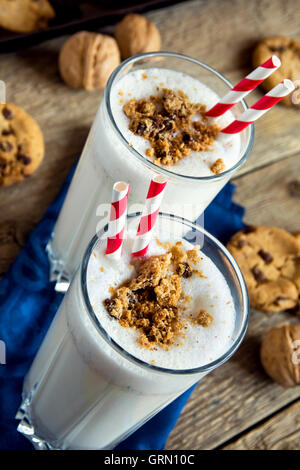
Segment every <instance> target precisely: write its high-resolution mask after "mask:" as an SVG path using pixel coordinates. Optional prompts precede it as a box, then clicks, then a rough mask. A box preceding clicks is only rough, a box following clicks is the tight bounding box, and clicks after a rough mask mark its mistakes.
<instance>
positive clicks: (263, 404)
mask: <svg viewBox="0 0 300 470" xmlns="http://www.w3.org/2000/svg"><path fill="white" fill-rule="evenodd" d="M299 174H300V159H299V156H298V155H296V156H294V157H290V158H287V159H286V160H284V161H280V162H277V163H274V164H273V165H269V166H268V167H266V168H264V169H261V170H258V171H255V172H253V173H251V174H249V175H245V176H241V177H240V178H237V179H236V181H235V183H236V185H237V192H236V196H235V198H234V199H235V201H236V202H238V203H240V204H243V205H244V206H245V207H246V209H247V213H246V215H247V216H246V220H247V221H248V223H249V224H265V225H272V224H275V225H277V226H281V227H283V228H286V229H287V230H291V231H293V230H297V229H298V230H299V228H300V225H299V224H300V218H299V215H300V210H299V198H297V197H296V196H295V193H293V192H292V191H290V183H291V181H293V180H294V179H295V178H297V175H299ZM283 321H288V322H297V319H296V318H295V317H293V316H292V315H290V314H288V313H286V314H283V313H282V314H274V315H266V314H263V313H260V312H256V311H253V312H252V314H251V320H250V325H249V330H248V333H247V336H246V339H245V341H244V343H243V344H242V346H241V348H240V350H239V351H238V352H237V354H236V355H235V356H234V357H233V358H232V359H231V360H230V361H229V362H228V363H227V364H226V365H224V366H222V367H221V368H220V369H217V370H216V371H214V372H213V373H212V374H210V375H208V376H207V377H205V378H204V379H203V381H202V382H200V383H199V385H198V387H197V389H196V390H195V392H194V393H193V395H192V397H191V399H190V401H189V402H188V404H187V405H186V407H185V409H184V412H183V414H182V415H181V417H180V419H179V421H178V424H177V426H176V427H175V429H174V430H173V432H172V434H171V436H170V438H169V441H168V448H169V449H214V448H216V447H218V446H220V445H221V444H222V443H223V442H226V441H228V440H229V439H231V438H232V437H234V436H235V435H236V434H239V433H241V432H242V431H244V430H246V429H248V428H249V427H250V426H253V425H254V424H255V423H256V422H258V421H260V420H262V419H265V418H266V417H268V416H269V415H270V414H272V413H274V412H276V410H280V409H281V408H282V407H283V406H285V405H287V404H288V403H290V402H291V401H292V400H294V399H296V398H298V397H300V388H299V387H296V388H295V389H283V388H281V387H279V386H278V385H276V384H273V383H272V382H271V380H270V379H269V378H268V377H267V376H266V375H265V373H264V371H263V370H262V367H261V365H260V361H259V347H260V341H261V337H262V335H263V334H264V332H266V331H267V330H268V329H270V328H271V327H272V326H275V325H278V324H280V323H281V322H283ZM220 430H221V432H220Z"/></svg>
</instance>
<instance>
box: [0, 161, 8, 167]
mask: <svg viewBox="0 0 300 470" xmlns="http://www.w3.org/2000/svg"><path fill="white" fill-rule="evenodd" d="M6 167H7V163H6V162H5V161H4V160H0V168H2V169H4V168H6Z"/></svg>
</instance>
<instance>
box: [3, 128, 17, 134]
mask: <svg viewBox="0 0 300 470" xmlns="http://www.w3.org/2000/svg"><path fill="white" fill-rule="evenodd" d="M13 133H14V132H13V130H12V129H3V131H2V135H12V134H13Z"/></svg>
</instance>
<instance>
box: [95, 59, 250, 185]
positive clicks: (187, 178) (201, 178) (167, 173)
mask: <svg viewBox="0 0 300 470" xmlns="http://www.w3.org/2000/svg"><path fill="white" fill-rule="evenodd" d="M158 56H162V57H173V58H178V59H182V60H187V61H189V62H192V63H194V64H196V65H199V66H200V67H202V68H204V69H205V70H207V71H209V72H211V73H212V74H214V75H216V76H217V77H218V78H219V79H220V80H222V81H223V82H224V83H225V84H226V85H227V86H228V87H229V89H232V88H233V84H232V83H231V82H230V81H229V80H228V79H227V78H225V77H224V75H222V74H221V73H220V72H218V71H217V70H215V69H214V68H212V67H210V66H209V65H207V64H205V63H204V62H201V61H200V60H197V59H194V58H192V57H189V56H187V55H184V54H180V53H177V52H167V51H160V52H146V53H143V54H137V55H135V56H132V57H129V58H128V59H126V60H124V61H123V62H121V64H120V65H118V67H116V68H115V70H114V71H113V72H112V74H111V75H110V77H109V79H108V82H107V84H106V87H105V89H104V95H103V96H104V98H103V99H104V103H105V106H106V111H107V114H108V118H109V120H110V122H111V124H112V127H113V130H114V132H115V134H116V135H117V136H118V138H119V139H120V140H121V142H122V143H123V144H124V145H125V146H126V147H127V150H129V152H130V153H131V154H132V155H133V156H134V157H135V158H137V159H138V160H140V161H141V162H142V163H143V164H144V165H146V166H147V167H148V168H150V169H152V170H154V171H155V172H160V173H162V174H163V175H165V176H167V177H169V178H174V179H176V180H178V181H192V182H199V181H207V182H210V181H215V180H220V179H222V178H226V176H230V175H231V174H233V173H234V172H235V171H237V170H238V169H239V168H240V167H241V166H242V165H243V164H244V163H245V162H246V161H247V160H248V157H249V155H250V152H251V150H252V147H253V143H254V124H250V125H249V126H248V129H249V138H248V143H247V146H246V149H245V151H244V153H243V155H242V157H241V158H240V159H239V161H238V162H237V163H235V165H233V166H232V167H231V168H229V169H228V170H226V171H223V172H222V173H219V174H216V175H209V176H190V175H182V174H179V173H175V172H173V171H170V170H167V169H166V168H163V167H160V166H158V165H155V163H153V162H151V160H149V159H148V158H145V157H144V156H143V155H142V154H140V153H139V152H138V151H137V150H135V149H134V148H133V147H132V146H130V144H129V142H128V141H127V140H126V139H125V137H124V135H123V134H122V133H121V131H120V130H119V128H118V126H117V124H116V121H115V119H114V116H113V112H112V109H111V105H110V93H111V89H112V87H113V85H114V82H115V80H116V79H117V78H118V76H119V75H120V73H121V72H122V70H123V69H124V68H125V67H127V66H128V65H132V64H133V63H134V62H138V61H140V60H142V59H147V58H151V57H158ZM239 103H240V104H241V105H242V106H243V108H244V111H246V110H247V109H248V105H247V104H246V102H245V100H241V101H240V102H239ZM242 132H243V131H242Z"/></svg>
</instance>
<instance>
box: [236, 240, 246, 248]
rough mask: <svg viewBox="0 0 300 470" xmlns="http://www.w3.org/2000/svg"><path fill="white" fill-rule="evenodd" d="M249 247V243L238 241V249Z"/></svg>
mask: <svg viewBox="0 0 300 470" xmlns="http://www.w3.org/2000/svg"><path fill="white" fill-rule="evenodd" d="M246 245H248V243H247V241H246V240H245V239H244V238H243V239H242V240H238V242H237V247H238V248H243V246H246Z"/></svg>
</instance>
